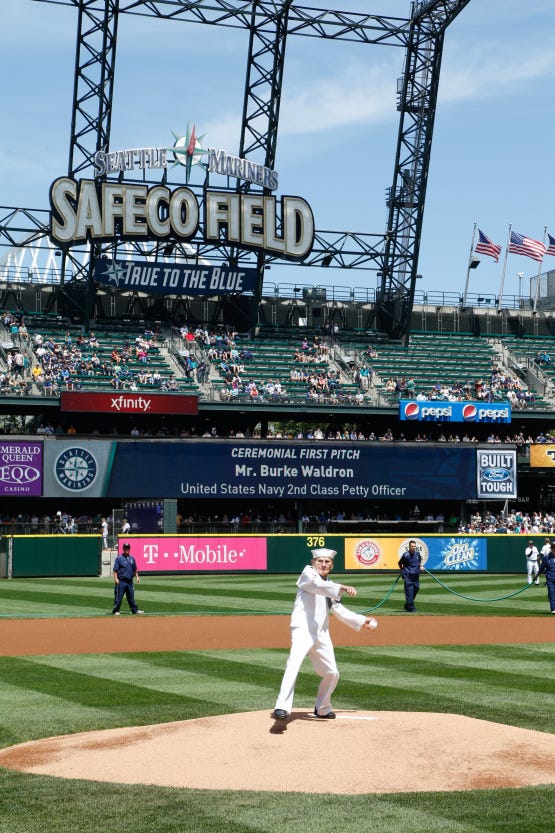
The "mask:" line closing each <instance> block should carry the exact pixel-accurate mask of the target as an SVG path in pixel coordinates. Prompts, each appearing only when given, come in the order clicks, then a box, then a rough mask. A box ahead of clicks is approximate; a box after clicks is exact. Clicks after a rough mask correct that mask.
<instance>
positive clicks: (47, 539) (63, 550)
mask: <svg viewBox="0 0 555 833" xmlns="http://www.w3.org/2000/svg"><path fill="white" fill-rule="evenodd" d="M12 541H13V544H12V559H11V576H12V578H29V577H31V576H37V577H39V576H40V577H42V576H45V577H47V576H98V575H100V571H101V549H100V543H101V539H100V538H99V537H98V535H14V537H13V539H12Z"/></svg>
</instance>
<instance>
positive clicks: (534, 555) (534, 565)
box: [524, 541, 551, 584]
mask: <svg viewBox="0 0 555 833" xmlns="http://www.w3.org/2000/svg"><path fill="white" fill-rule="evenodd" d="M550 549H551V547H550ZM524 555H525V556H526V573H527V576H528V584H532V580H533V581H534V583H535V584H539V583H540V581H539V579H538V573H539V570H540V568H539V566H538V560H539V557H540V554H539V552H538V548H537V547H536V545H535V544H534V542H533V541H528V546H527V547H526V549H525V550H524Z"/></svg>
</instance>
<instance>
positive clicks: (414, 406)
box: [399, 399, 511, 423]
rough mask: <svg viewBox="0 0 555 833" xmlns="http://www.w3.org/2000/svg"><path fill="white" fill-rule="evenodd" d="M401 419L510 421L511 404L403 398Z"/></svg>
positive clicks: (400, 405)
mask: <svg viewBox="0 0 555 833" xmlns="http://www.w3.org/2000/svg"><path fill="white" fill-rule="evenodd" d="M399 419H400V420H401V421H404V420H410V421H417V422H497V423H499V422H510V421H511V406H510V405H509V404H506V403H501V402H447V401H445V400H437V399H424V400H422V401H418V400H417V399H401V401H400V402H399Z"/></svg>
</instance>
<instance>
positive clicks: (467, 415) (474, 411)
mask: <svg viewBox="0 0 555 833" xmlns="http://www.w3.org/2000/svg"><path fill="white" fill-rule="evenodd" d="M462 415H463V419H464V421H465V422H474V420H475V419H476V417H477V416H478V408H477V407H476V405H465V406H464V407H463V409H462Z"/></svg>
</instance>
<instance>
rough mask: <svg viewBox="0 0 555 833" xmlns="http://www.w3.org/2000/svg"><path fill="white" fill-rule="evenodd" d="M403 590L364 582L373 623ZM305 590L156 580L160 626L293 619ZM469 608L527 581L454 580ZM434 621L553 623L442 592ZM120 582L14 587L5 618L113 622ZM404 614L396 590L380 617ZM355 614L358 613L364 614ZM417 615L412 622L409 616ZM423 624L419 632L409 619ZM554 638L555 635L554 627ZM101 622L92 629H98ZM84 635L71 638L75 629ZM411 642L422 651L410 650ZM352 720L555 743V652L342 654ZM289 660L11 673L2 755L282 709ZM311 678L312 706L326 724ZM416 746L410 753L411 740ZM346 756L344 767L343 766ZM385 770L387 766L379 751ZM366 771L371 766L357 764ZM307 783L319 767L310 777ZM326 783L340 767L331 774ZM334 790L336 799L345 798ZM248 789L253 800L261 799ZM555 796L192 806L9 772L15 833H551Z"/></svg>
mask: <svg viewBox="0 0 555 833" xmlns="http://www.w3.org/2000/svg"><path fill="white" fill-rule="evenodd" d="M392 579H393V577H392V576H376V577H374V576H367V575H364V576H360V577H359V576H356V577H354V576H352V575H351V576H350V577H349V582H352V583H354V584H356V585H357V586H358V587H359V589H360V595H359V597H358V598H357V599H356V602H357V605H356V606H357V607H358V609H365V608H367V607H370V606H371V605H372V604H378V603H379V601H380V600H381V599H382V598H383V597H384V596H385V594H386V593H387V591H388V589H390V587H391V583H392ZM294 581H295V579H294V577H293V576H279V577H269V576H246V577H237V576H228V577H222V576H217V577H216V576H210V577H207V576H191V577H187V578H181V577H179V578H169V577H147V578H146V579H145V581H144V583H142V584H141V585H140V589H139V595H140V604H141V607H144V608H145V609H146V610H147V611H148V612H149V614H154V613H158V614H169V613H199V614H209V613H214V612H216V613H225V612H227V613H231V612H235V613H249V612H262V613H283V614H284V615H285V614H289V612H290V607H291V602H292V599H293V595H294V593H293V590H294ZM445 582H446V583H448V584H449V585H452V586H453V587H454V588H455V589H456V590H457V592H459V593H462V592H463V591H464V593H465V594H467V595H471V596H473V597H478V598H482V599H484V598H493V597H497V596H502V595H508V594H509V593H511V592H516V591H517V590H518V589H520V588H521V587H522V586H523V578H522V576H502V577H500V576H485V575H484V576H482V575H479V576H450V577H449V578H446V579H445ZM419 599H421V601H420V607H421V609H422V611H423V612H425V613H438V614H459V615H465V614H466V615H475V614H478V615H486V616H487V615H491V614H495V615H538V614H539V615H543V614H544V613H546V611H547V601H546V591H545V589H544V588H531V589H530V590H527V591H526V592H524V593H522V594H520V595H519V596H516V597H514V598H512V599H509V600H506V601H503V602H494V603H484V602H470V601H466V600H464V599H462V598H460V597H458V596H454V595H452V594H449V593H447V591H445V590H444V589H443V588H441V587H439V586H438V585H436V584H435V583H434V582H432V581H431V580H430V579H429V578H428V577H426V578H425V579H424V580H423V588H422V591H421V597H419ZM110 601H111V582H110V581H109V580H108V579H97V580H92V579H91V580H89V579H43V580H38V579H32V580H31V579H27V580H24V581H15V580H10V581H4V582H0V615H4V616H8V617H14V616H24V617H31V616H59V615H64V616H68V615H77V616H87V615H88V616H91V617H94V616H103V615H106V614H107V611H108V610H109V608H110ZM402 604H403V596H402V589H401V588H399V587H396V589H395V591H394V593H393V595H392V596H391V598H390V599H389V600H388V602H387V603H386V605H384V608H381V609H380V614H381V613H383V614H384V615H395V614H397V613H399V611H400V609H401V608H402ZM352 606H353V607H355V605H354V604H353V605H352ZM399 615H402V614H399ZM405 618H406V619H407V621H410V619H411V617H405ZM545 620H546V627H550V628H552V629H553V628H554V627H555V623H553V622H552V621H551V620H550V619H549V617H547V616H546V617H545ZM94 621H95V620H94V618H91V628H94ZM69 626H70V624H69V623H68V627H69ZM407 641H409V640H407ZM336 653H337V658H338V663H339V667H340V670H341V680H340V683H339V687H338V689H337V691H336V695H335V697H334V704H335V705H336V706H337V707H338V708H348V709H371V710H387V711H408V710H411V711H437V712H455V713H458V714H465V715H468V716H471V717H475V718H480V719H484V720H493V721H496V722H500V723H506V724H510V725H514V726H520V727H524V728H531V729H539V730H541V731H544V732H549V733H552V734H553V733H555V642H552V643H546V644H533V645H494V646H487V645H485V646H410V645H406V646H394V647H371V646H369V647H352V648H339V649H337V652H336ZM286 656H287V651H284V650H270V649H260V650H234V651H230V650H227V651H225V652H224V651H221V652H220V651H195V652H165V653H162V652H161V653H131V654H124V655H118V654H95V655H55V656H37V657H33V656H31V657H29V656H25V657H3V658H0V716H1V717H0V746H2V747H4V746H8V745H10V744H14V743H19V742H22V741H25V740H30V739H36V738H40V737H48V736H51V735H59V734H67V733H74V732H80V731H86V730H92V729H103V728H112V727H118V726H134V725H146V724H150V723H160V722H166V721H173V720H183V719H188V718H193V717H200V716H205V715H214V714H223V713H228V712H241V711H251V710H259V709H267V710H268V716H269V715H270V711H271V709H272V707H273V703H274V700H275V696H276V692H277V688H278V686H279V682H280V679H281V674H282V671H283V667H284V663H285V659H286ZM315 687H316V679H315V677H314V674H313V672H312V671H311V669H310V667H309V666H308V665H306V666H305V667H304V669H303V672H302V673H301V675H300V676H299V681H298V686H297V694H296V701H295V702H296V705H297V706H299V707H304V706H306V707H307V708H310V707H311V706H312V704H313V698H314V692H315ZM399 740H400V742H401V740H402V739H401V738H400V739H399ZM330 754H336V755H341V754H342V753H341V750H340V749H338V750H331V751H330ZM368 754H369V755H372V754H373V750H372V749H369V750H368ZM345 765H346V766H356V765H357V762H356V761H348V760H346V761H345ZM298 769H299V779H300V781H301V782H302V773H303V761H302V760H300V761H299V766H298ZM322 777H323V778H325V761H323V762H322ZM330 786H331V788H332V787H333V785H330ZM245 787H248V785H245ZM554 806H555V788H554V787H530V788H525V789H518V790H515V789H506V790H485V791H472V792H454V793H415V794H414V793H411V794H406V795H401V794H400V795H397V794H389V795H379V796H374V795H368V796H334V795H328V796H326V795H317V796H313V795H309V794H297V793H295V794H291V793H289V794H284V793H281V792H280V790H279V785H276V790H275V792H272V793H253V792H250V791H248V789H247V790H245V791H244V792H232V791H218V790H215V791H213V792H206V791H202V790H176V789H170V788H158V787H147V786H122V785H117V784H101V783H94V782H86V781H64V780H62V779H55V778H48V777H43V776H31V775H24V774H21V773H16V772H10V771H8V770H5V769H0V833H43V831H44V833H46V832H47V831H48V833H50V831H54V830H55V831H57V833H81V831H83V833H85V831H87V833H106V831H109V832H111V831H116V830H119V829H127V828H129V829H132V830H134V831H140V833H174V831H175V833H332V831H333V833H338V831H341V833H367V832H368V833H500V831H503V833H548V831H549V833H551V831H552V829H553V807H554Z"/></svg>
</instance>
